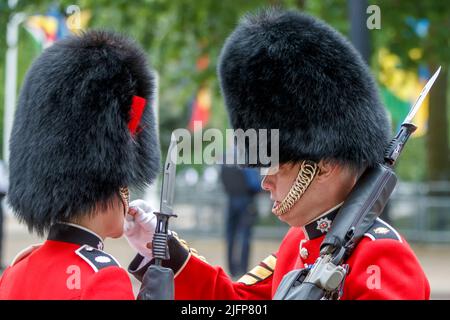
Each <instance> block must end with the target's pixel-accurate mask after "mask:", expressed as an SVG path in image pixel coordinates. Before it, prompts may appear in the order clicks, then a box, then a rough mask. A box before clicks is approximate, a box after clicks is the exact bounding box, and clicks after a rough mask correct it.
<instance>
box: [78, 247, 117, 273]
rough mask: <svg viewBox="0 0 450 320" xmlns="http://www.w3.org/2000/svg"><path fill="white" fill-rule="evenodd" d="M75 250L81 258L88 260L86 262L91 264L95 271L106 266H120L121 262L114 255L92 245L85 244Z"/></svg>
mask: <svg viewBox="0 0 450 320" xmlns="http://www.w3.org/2000/svg"><path fill="white" fill-rule="evenodd" d="M75 252H76V254H77V255H78V256H79V257H80V258H81V259H83V260H84V261H86V263H87V264H88V265H90V266H91V267H92V269H94V271H95V272H98V271H99V270H101V269H103V268H106V267H111V266H117V267H120V264H119V262H118V261H117V260H116V259H115V258H114V257H113V256H111V255H110V254H108V253H106V252H104V251H102V250H99V249H95V248H93V247H91V246H88V245H84V246H82V247H80V248H78V249H77V250H76V251H75Z"/></svg>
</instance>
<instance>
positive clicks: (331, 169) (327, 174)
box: [316, 160, 340, 182]
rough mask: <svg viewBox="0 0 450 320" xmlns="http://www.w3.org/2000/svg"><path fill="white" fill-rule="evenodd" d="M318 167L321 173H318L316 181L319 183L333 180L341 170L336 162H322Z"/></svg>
mask: <svg viewBox="0 0 450 320" xmlns="http://www.w3.org/2000/svg"><path fill="white" fill-rule="evenodd" d="M318 166H319V172H318V173H317V177H316V179H317V180H318V181H319V182H326V181H328V180H329V179H330V178H333V177H334V176H335V175H336V173H338V172H339V170H340V167H339V164H338V163H336V162H335V161H330V160H320V161H319V163H318Z"/></svg>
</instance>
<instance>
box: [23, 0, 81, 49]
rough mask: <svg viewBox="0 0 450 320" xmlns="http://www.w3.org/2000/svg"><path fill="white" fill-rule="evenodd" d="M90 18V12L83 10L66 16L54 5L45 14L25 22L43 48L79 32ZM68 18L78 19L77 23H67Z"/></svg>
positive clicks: (31, 17)
mask: <svg viewBox="0 0 450 320" xmlns="http://www.w3.org/2000/svg"><path fill="white" fill-rule="evenodd" d="M89 19H90V13H89V12H82V11H81V12H75V13H74V14H73V15H71V16H69V17H68V18H66V16H65V15H64V14H62V13H61V12H60V11H59V9H58V8H57V7H55V6H52V7H51V8H50V9H49V10H48V12H47V14H45V15H33V16H30V17H29V18H28V19H27V21H26V22H25V29H26V30H27V31H28V32H29V33H30V35H31V36H32V37H33V39H34V40H35V42H36V44H37V45H38V46H39V47H40V48H41V49H45V48H47V47H49V46H51V45H52V44H53V43H54V42H55V41H57V40H59V39H62V38H64V37H66V36H67V35H69V34H71V33H72V32H78V31H79V30H82V29H83V28H85V27H86V25H87V23H88V21H89ZM68 20H69V22H71V21H73V20H76V21H77V25H74V24H73V23H72V22H71V23H67V21H68ZM69 27H70V28H69Z"/></svg>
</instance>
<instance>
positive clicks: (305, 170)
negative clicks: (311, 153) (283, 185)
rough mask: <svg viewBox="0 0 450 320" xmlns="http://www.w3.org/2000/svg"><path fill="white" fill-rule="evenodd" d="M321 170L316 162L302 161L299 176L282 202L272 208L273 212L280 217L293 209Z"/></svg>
mask: <svg viewBox="0 0 450 320" xmlns="http://www.w3.org/2000/svg"><path fill="white" fill-rule="evenodd" d="M319 171H320V170H319V166H318V164H317V163H316V162H314V161H310V160H304V161H302V163H301V166H300V169H299V171H298V175H297V178H296V179H295V181H294V183H293V184H292V187H291V189H290V190H289V192H288V194H287V195H286V197H284V199H283V200H282V201H281V203H280V204H278V205H277V206H276V207H274V208H273V209H272V212H273V213H274V214H275V215H276V216H278V217H279V216H281V215H283V214H285V213H286V212H288V211H289V210H291V208H292V207H293V206H294V205H295V203H296V202H297V201H298V200H299V199H300V198H301V197H302V196H303V194H304V193H305V191H306V190H307V189H308V187H309V186H310V184H311V182H312V181H313V179H314V177H315V176H316V175H317V174H318V173H319Z"/></svg>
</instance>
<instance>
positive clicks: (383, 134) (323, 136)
mask: <svg viewBox="0 0 450 320" xmlns="http://www.w3.org/2000/svg"><path fill="white" fill-rule="evenodd" d="M218 73H219V77H220V81H221V88H222V93H223V96H224V99H225V104H226V106H227V108H228V112H229V115H230V120H231V124H232V126H233V127H234V128H235V129H239V128H240V129H243V130H247V129H279V130H280V131H279V162H280V163H286V162H297V161H301V160H312V161H319V160H321V159H327V160H333V161H336V162H338V163H342V164H347V165H350V166H352V167H354V168H358V169H362V168H364V167H365V166H371V165H373V164H375V163H376V162H378V161H382V159H383V153H384V149H385V147H386V145H387V143H388V140H389V134H390V124H389V121H388V117H387V113H386V111H385V109H384V107H383V105H382V103H381V102H380V98H379V95H378V91H377V87H376V84H375V81H374V79H373V77H372V76H371V74H370V71H369V70H368V68H367V66H366V65H365V63H364V62H363V60H362V58H361V57H360V55H359V54H358V53H357V52H356V50H355V49H354V48H353V46H352V45H351V44H350V43H349V42H348V41H347V40H346V39H345V38H344V37H343V36H342V35H341V34H339V33H338V32H337V31H336V30H334V29H333V28H331V27H330V26H328V25H327V24H325V23H324V22H322V21H319V20H317V19H315V18H313V17H311V16H308V15H306V14H302V13H299V12H295V11H281V10H275V9H269V10H265V11H262V12H259V13H257V14H255V15H247V16H246V17H244V18H243V19H242V21H241V22H240V24H239V25H238V26H237V28H236V29H235V30H234V32H233V33H232V34H231V35H230V36H229V38H228V39H227V41H226V43H225V45H224V48H223V49H222V52H221V56H220V59H219V67H218ZM257 164H259V165H260V163H257Z"/></svg>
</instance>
